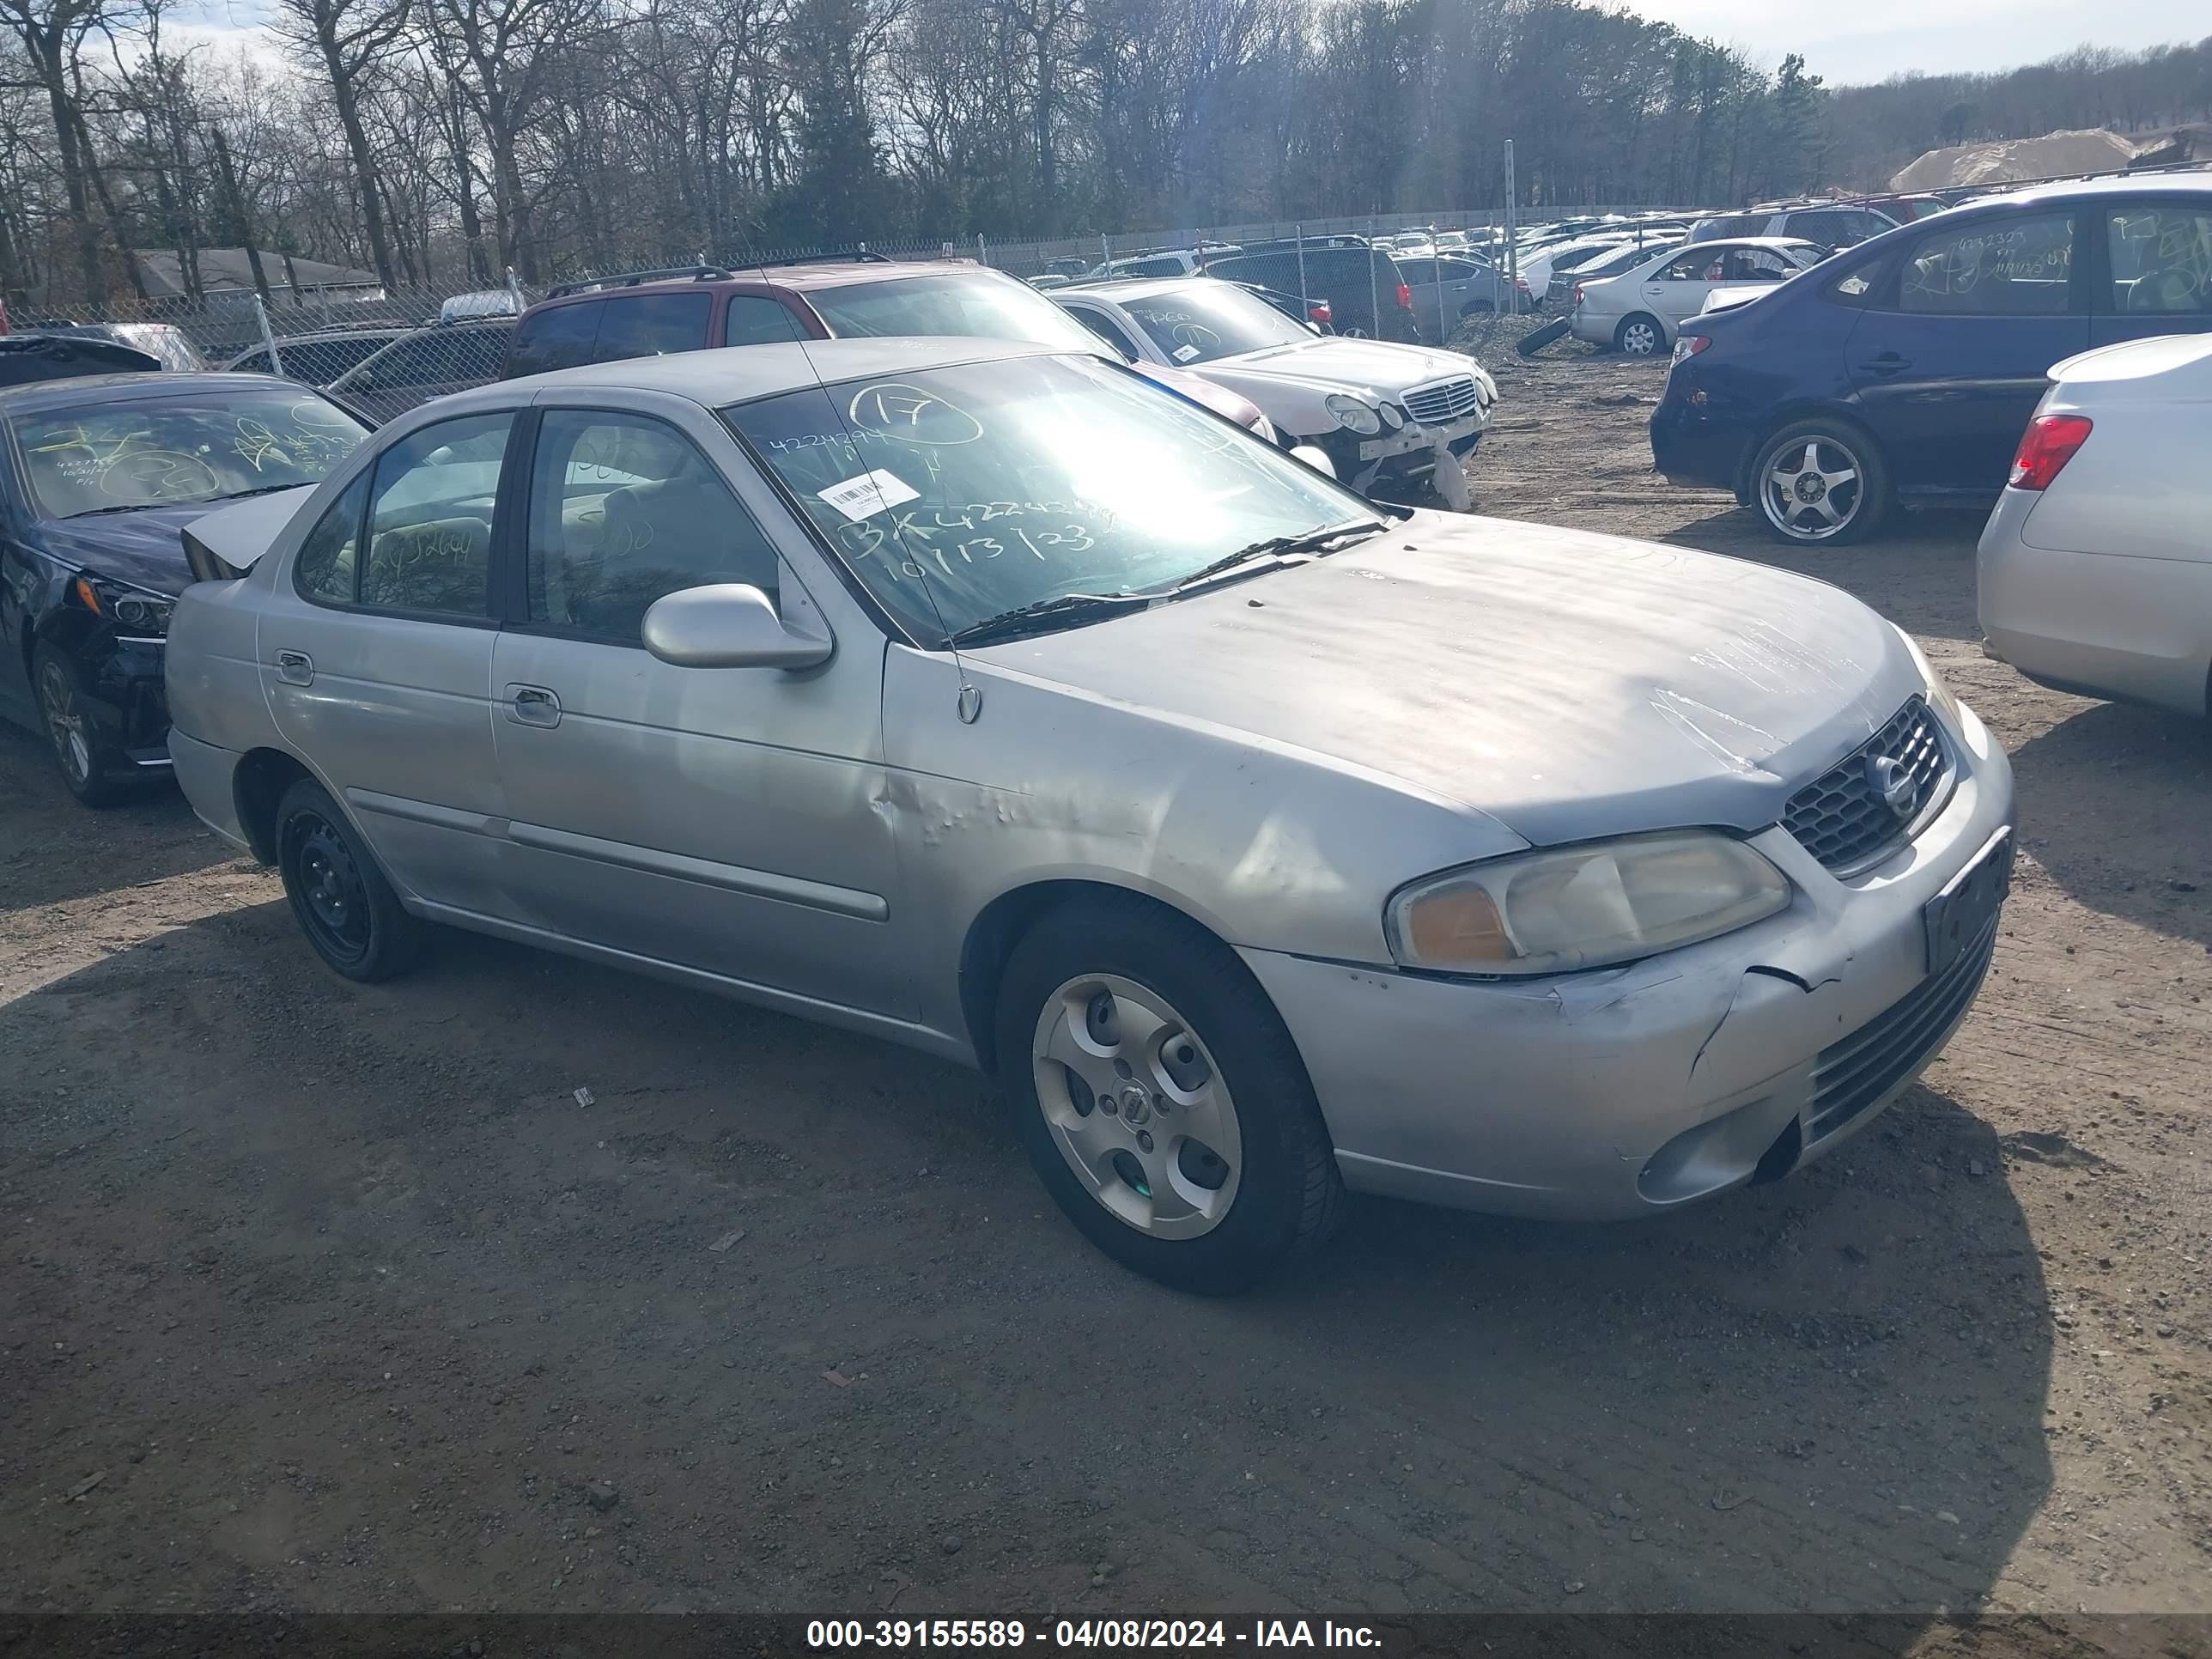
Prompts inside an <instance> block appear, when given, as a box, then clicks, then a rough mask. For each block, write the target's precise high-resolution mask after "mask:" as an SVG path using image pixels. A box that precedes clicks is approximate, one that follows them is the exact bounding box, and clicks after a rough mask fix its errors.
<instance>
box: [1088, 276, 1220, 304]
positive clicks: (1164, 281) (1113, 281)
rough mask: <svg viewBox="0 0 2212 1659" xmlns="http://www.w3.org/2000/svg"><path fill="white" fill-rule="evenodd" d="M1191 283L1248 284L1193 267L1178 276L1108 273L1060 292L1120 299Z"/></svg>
mask: <svg viewBox="0 0 2212 1659" xmlns="http://www.w3.org/2000/svg"><path fill="white" fill-rule="evenodd" d="M1192 283H1219V284H1220V285H1221V286H1222V287H1224V288H1244V287H1247V286H1249V285H1248V284H1246V283H1232V282H1230V281H1228V280H1227V279H1226V278H1224V277H1220V276H1207V275H1206V273H1205V272H1204V271H1201V270H1194V271H1190V272H1188V273H1187V274H1186V275H1184V276H1109V277H1107V278H1105V279H1103V281H1100V282H1095V283H1069V284H1068V285H1067V286H1066V288H1064V289H1060V293H1062V294H1088V295H1095V296H1097V298H1099V299H1102V300H1124V299H1127V298H1128V297H1130V296H1131V295H1138V294H1165V293H1166V292H1167V291H1168V290H1169V289H1177V288H1188V287H1189V286H1190V285H1191V284H1192Z"/></svg>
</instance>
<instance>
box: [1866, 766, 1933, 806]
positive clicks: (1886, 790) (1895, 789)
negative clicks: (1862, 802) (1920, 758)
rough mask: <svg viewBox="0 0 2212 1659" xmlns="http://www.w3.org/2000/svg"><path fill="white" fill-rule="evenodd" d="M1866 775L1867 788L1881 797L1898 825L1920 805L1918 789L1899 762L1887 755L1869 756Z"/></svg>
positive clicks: (1910, 775)
mask: <svg viewBox="0 0 2212 1659" xmlns="http://www.w3.org/2000/svg"><path fill="white" fill-rule="evenodd" d="M1866 775H1867V787H1868V788H1869V789H1871V790H1873V791H1874V792H1875V794H1877V795H1879V796H1881V799H1882V804H1883V805H1886V806H1887V807H1888V808H1889V810H1890V811H1892V812H1893V813H1895V814H1896V815H1897V820H1898V822H1899V823H1903V822H1904V821H1905V819H1907V818H1909V817H1911V816H1912V809H1913V808H1914V807H1915V806H1917V805H1919V804H1920V799H1919V798H1920V788H1919V786H1918V785H1917V784H1916V783H1915V782H1914V781H1913V780H1912V774H1911V773H1910V772H1908V771H1906V770H1905V767H1904V764H1903V763H1901V762H1899V761H1898V760H1896V759H1894V758H1893V757H1890V756H1888V755H1869V756H1868V757H1867V763H1866Z"/></svg>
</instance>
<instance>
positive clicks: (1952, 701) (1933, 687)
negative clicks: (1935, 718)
mask: <svg viewBox="0 0 2212 1659" xmlns="http://www.w3.org/2000/svg"><path fill="white" fill-rule="evenodd" d="M1890 626H1891V627H1892V628H1896V629H1897V637H1898V638H1899V639H1900V640H1903V641H1905V649H1906V650H1907V651H1909V652H1911V653H1912V665H1913V666H1914V667H1915V668H1917V669H1918V670H1919V671H1920V678H1921V683H1922V684H1924V685H1926V686H1927V688H1928V706H1929V708H1933V709H1934V710H1935V711H1936V713H1937V714H1940V715H1942V717H1943V722H1944V724H1945V725H1947V726H1949V727H1951V729H1952V730H1954V731H1958V730H1960V729H1961V726H1960V720H1959V700H1958V698H1956V697H1955V696H1952V695H1951V688H1950V687H1949V686H1948V685H1946V684H1944V683H1943V677H1942V675H1941V674H1939V673H1937V672H1936V665H1935V664H1934V663H1932V662H1930V661H1929V660H1928V653H1926V652H1924V651H1923V650H1922V649H1921V648H1920V641H1917V640H1916V639H1914V638H1913V637H1912V635H1910V634H1908V633H1906V632H1905V630H1904V629H1901V628H1897V624H1896V623H1890Z"/></svg>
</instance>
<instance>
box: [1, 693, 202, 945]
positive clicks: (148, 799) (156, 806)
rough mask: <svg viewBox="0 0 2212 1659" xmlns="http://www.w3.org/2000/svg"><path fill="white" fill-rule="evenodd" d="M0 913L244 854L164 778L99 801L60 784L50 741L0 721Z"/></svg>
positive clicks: (134, 883) (179, 872)
mask: <svg viewBox="0 0 2212 1659" xmlns="http://www.w3.org/2000/svg"><path fill="white" fill-rule="evenodd" d="M0 800H4V801H5V802H6V803H7V805H6V808H5V810H4V811H0V914H4V913H6V912H8V911H11V910H27V909H32V908H36V907H37V906H40V905H46V904H61V903H65V902H68V901H70V900H71V899H80V898H86V897H89V896H92V895H94V894H96V893H106V892H113V891H115V890H118V889H120V888H127V887H137V886H143V885H144V884H147V883H149V882H154V881H159V880H161V879H162V878H165V877H168V876H178V875H184V874H186V873H188V872H191V871H194V870H204V869H206V868H207V867H209V866H210V865H216V864H222V863H225V862H228V860H231V859H234V858H236V857H238V856H239V854H238V851H237V849H236V848H231V847H228V846H226V845H224V843H223V842H221V841H220V840H218V839H217V838H216V836H214V835H213V834H211V833H210V831H209V830H207V829H205V828H204V826H203V825H202V824H201V823H200V822H199V820H198V819H197V818H195V817H193V816H192V809H191V806H190V805H187V804H186V803H185V798H184V795H183V793H181V792H180V791H179V789H178V788H177V787H176V786H175V784H174V783H173V782H171V781H169V780H167V779H166V778H160V777H155V778H149V780H148V781H147V782H146V784H145V785H144V787H143V788H142V790H141V791H140V793H137V795H135V796H134V797H133V798H132V799H129V800H127V801H125V802H123V803H122V804H121V805H117V806H111V807H103V808H101V809H100V810H99V811H94V810H93V809H92V808H90V807H88V806H81V805H78V804H77V802H76V799H74V798H73V797H72V796H71V795H70V793H69V791H68V790H67V789H65V788H64V787H62V781H61V775H60V774H59V773H58V771H57V770H56V769H55V767H54V763H53V757H52V753H51V752H50V751H49V750H48V749H47V747H46V744H45V742H44V741H43V740H42V739H40V738H36V737H33V736H32V735H31V734H29V733H28V732H23V731H21V730H19V729H18V728H16V727H15V726H0Z"/></svg>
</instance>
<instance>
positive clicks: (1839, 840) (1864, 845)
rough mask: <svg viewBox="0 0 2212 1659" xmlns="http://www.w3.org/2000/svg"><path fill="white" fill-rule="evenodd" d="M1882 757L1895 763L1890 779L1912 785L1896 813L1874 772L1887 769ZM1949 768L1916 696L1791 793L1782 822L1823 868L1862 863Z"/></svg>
mask: <svg viewBox="0 0 2212 1659" xmlns="http://www.w3.org/2000/svg"><path fill="white" fill-rule="evenodd" d="M1882 762H1889V763H1894V768H1895V769H1894V771H1892V776H1893V778H1895V777H1897V776H1899V775H1901V776H1902V777H1903V778H1904V779H1905V780H1907V781H1910V783H1911V793H1910V794H1909V795H1907V796H1905V798H1904V799H1903V800H1902V802H1901V805H1904V806H1905V811H1902V812H1899V811H1896V810H1895V809H1894V808H1893V807H1892V806H1891V805H1890V804H1889V802H1888V800H1887V799H1885V797H1884V795H1883V793H1882V791H1881V787H1879V786H1878V784H1877V782H1876V780H1875V776H1874V773H1875V771H1876V770H1877V769H1881V770H1890V769H1889V768H1887V767H1882V766H1881V764H1880V763H1882ZM1949 770H1950V757H1949V755H1948V752H1947V751H1946V750H1945V749H1944V747H1943V733H1942V727H1941V726H1938V725H1937V724H1936V716H1935V714H1933V713H1931V712H1930V711H1929V707H1928V704H1927V702H1926V700H1925V699H1923V698H1921V697H1917V696H1916V697H1914V698H1913V699H1912V700H1911V702H1907V703H1906V704H1905V707H1904V708H1900V709H1899V710H1898V711H1897V713H1896V714H1895V715H1894V716H1893V718H1892V719H1891V720H1890V722H1889V724H1888V725H1887V726H1883V727H1882V728H1881V731H1879V732H1875V734H1874V735H1873V736H1872V737H1870V738H1868V739H1867V740H1866V741H1865V742H1864V743H1863V744H1860V745H1859V746H1858V747H1857V748H1856V749H1854V750H1851V752H1850V754H1848V755H1846V756H1844V758H1843V759H1842V760H1840V761H1838V762H1837V763H1836V764H1835V765H1833V766H1832V767H1830V768H1829V769H1827V770H1826V772H1823V773H1822V774H1821V775H1820V776H1819V777H1817V778H1815V779H1814V780H1813V781H1812V782H1810V783H1808V784H1807V785H1806V786H1805V787H1803V788H1802V789H1800V790H1799V791H1798V792H1797V793H1796V794H1794V795H1792V796H1790V803H1789V805H1786V806H1785V807H1784V808H1783V809H1782V827H1783V828H1784V829H1787V830H1788V831H1789V832H1790V834H1791V835H1793V836H1796V837H1797V841H1798V843H1799V845H1801V846H1802V847H1803V848H1804V849H1805V850H1806V851H1807V852H1808V853H1810V854H1812V855H1813V856H1814V858H1816V859H1818V860H1820V862H1821V863H1822V864H1824V865H1826V866H1827V867H1828V868H1829V869H1831V870H1838V871H1844V872H1849V871H1851V870H1855V869H1858V868H1861V867H1863V866H1865V865H1867V864H1869V863H1870V862H1872V861H1873V860H1874V859H1875V856H1876V855H1877V854H1881V852H1882V851H1883V850H1884V849H1886V848H1889V847H1891V846H1893V845H1894V844H1895V843H1896V842H1900V841H1902V840H1904V839H1905V835H1906V833H1907V832H1908V831H1909V830H1910V829H1911V828H1912V826H1913V825H1914V824H1916V823H1919V822H1920V821H1921V820H1922V819H1923V818H1924V817H1926V816H1927V812H1928V809H1929V807H1930V806H1932V805H1934V804H1935V802H1936V798H1937V797H1938V796H1939V795H1940V794H1941V793H1942V789H1943V781H1944V778H1945V775H1946V774H1947V773H1948V771H1949Z"/></svg>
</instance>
